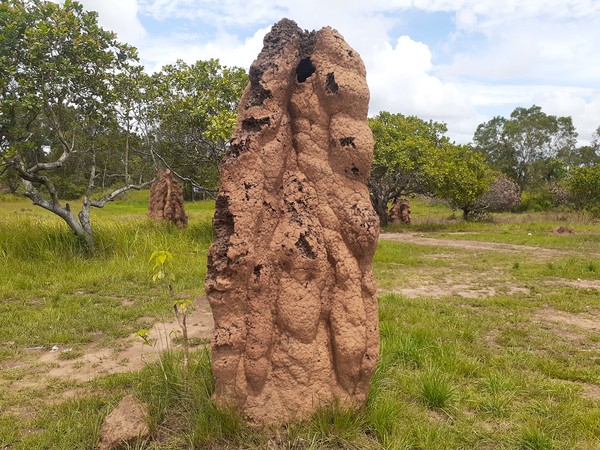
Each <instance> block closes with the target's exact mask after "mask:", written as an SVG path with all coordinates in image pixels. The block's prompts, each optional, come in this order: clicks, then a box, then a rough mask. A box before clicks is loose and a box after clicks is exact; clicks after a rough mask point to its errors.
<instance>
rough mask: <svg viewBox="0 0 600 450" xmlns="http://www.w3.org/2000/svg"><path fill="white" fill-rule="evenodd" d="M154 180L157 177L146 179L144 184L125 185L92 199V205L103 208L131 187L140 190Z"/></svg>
mask: <svg viewBox="0 0 600 450" xmlns="http://www.w3.org/2000/svg"><path fill="white" fill-rule="evenodd" d="M154 181H156V178H153V179H151V180H150V181H146V182H145V183H142V184H136V185H133V184H130V185H128V186H123V187H122V188H119V189H117V190H116V191H113V192H111V193H110V194H108V195H107V196H106V197H104V198H102V199H100V200H91V199H90V205H91V206H93V207H95V208H102V207H103V206H104V205H106V204H107V203H108V202H112V201H113V200H114V199H115V198H117V197H118V196H119V195H121V194H122V193H124V192H127V191H129V190H131V189H135V190H136V191H139V190H140V189H144V188H145V187H146V186H150V185H151V184H152V183H154Z"/></svg>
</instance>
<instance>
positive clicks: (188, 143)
mask: <svg viewBox="0 0 600 450" xmlns="http://www.w3.org/2000/svg"><path fill="white" fill-rule="evenodd" d="M247 83H248V76H247V74H246V72H245V71H244V69H241V68H239V67H231V68H230V67H226V66H222V65H221V64H220V63H219V61H218V60H215V59H211V60H208V61H198V62H196V63H194V64H192V65H189V64H186V63H185V62H183V61H177V62H176V63H175V64H173V65H167V66H165V67H164V68H163V69H162V70H161V71H160V72H158V73H155V74H154V75H153V76H152V78H151V84H152V86H153V90H152V98H151V99H149V102H150V104H149V109H150V111H149V116H148V118H149V121H150V122H149V124H150V126H149V130H148V132H149V134H150V135H151V136H152V145H151V146H152V149H153V152H154V154H155V155H156V156H157V157H158V158H159V159H160V160H161V162H162V163H163V164H164V165H166V166H167V167H169V168H170V169H171V170H172V171H173V172H174V173H175V174H176V175H177V176H178V177H179V178H181V179H182V180H184V181H186V182H188V183H189V184H190V185H191V186H192V187H193V188H196V189H200V190H204V191H208V192H211V191H213V190H215V189H216V187H217V185H218V177H219V164H220V162H221V158H222V157H223V154H224V152H225V147H226V144H227V142H228V141H229V138H230V136H231V133H232V132H233V128H234V126H235V121H236V116H237V105H238V102H239V100H240V98H241V95H242V93H243V90H244V88H245V87H246V85H247Z"/></svg>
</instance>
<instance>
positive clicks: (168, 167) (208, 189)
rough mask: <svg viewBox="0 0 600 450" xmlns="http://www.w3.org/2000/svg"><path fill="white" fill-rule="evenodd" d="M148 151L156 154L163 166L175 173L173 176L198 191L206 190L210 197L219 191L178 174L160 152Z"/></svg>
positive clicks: (213, 196)
mask: <svg viewBox="0 0 600 450" xmlns="http://www.w3.org/2000/svg"><path fill="white" fill-rule="evenodd" d="M150 151H151V152H152V154H153V155H155V156H156V157H157V158H158V159H160V160H161V162H162V163H163V164H164V166H165V167H166V168H167V169H169V170H170V171H171V172H172V173H173V175H175V176H176V177H177V178H179V179H180V180H182V181H187V182H188V183H190V184H191V185H192V187H194V188H196V189H198V190H199V191H202V192H206V193H207V194H208V195H210V196H211V197H212V198H215V196H216V194H217V192H219V191H218V189H211V188H207V187H204V186H202V185H200V184H198V183H197V182H196V181H194V180H193V179H191V178H189V177H184V176H182V175H180V174H179V173H177V172H176V171H175V170H173V169H172V168H171V166H170V165H169V163H167V162H166V161H165V159H164V158H163V157H162V156H161V155H160V154H158V153H157V152H155V151H154V150H150Z"/></svg>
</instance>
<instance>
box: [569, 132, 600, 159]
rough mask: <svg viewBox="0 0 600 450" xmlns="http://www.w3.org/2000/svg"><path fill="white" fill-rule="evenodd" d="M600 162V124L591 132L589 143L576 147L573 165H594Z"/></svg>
mask: <svg viewBox="0 0 600 450" xmlns="http://www.w3.org/2000/svg"><path fill="white" fill-rule="evenodd" d="M598 163H600V126H599V127H598V128H596V130H595V131H594V133H593V134H592V141H591V142H590V144H589V145H583V146H581V147H578V148H577V150H576V151H575V155H574V161H573V165H574V166H577V167H581V166H594V165H596V164H598Z"/></svg>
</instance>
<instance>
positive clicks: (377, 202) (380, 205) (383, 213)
mask: <svg viewBox="0 0 600 450" xmlns="http://www.w3.org/2000/svg"><path fill="white" fill-rule="evenodd" d="M371 203H372V204H373V208H374V209H375V212H376V213H377V215H378V216H379V225H380V226H382V227H383V226H385V225H387V203H388V200H387V199H385V198H381V197H379V196H376V195H371Z"/></svg>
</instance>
